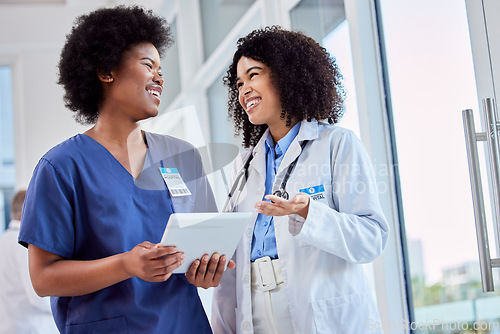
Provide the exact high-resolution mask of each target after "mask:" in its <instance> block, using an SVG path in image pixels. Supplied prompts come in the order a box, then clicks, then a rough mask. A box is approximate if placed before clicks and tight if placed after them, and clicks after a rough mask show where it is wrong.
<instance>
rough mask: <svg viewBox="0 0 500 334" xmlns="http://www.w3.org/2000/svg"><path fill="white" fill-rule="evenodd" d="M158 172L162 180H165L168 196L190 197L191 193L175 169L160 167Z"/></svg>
mask: <svg viewBox="0 0 500 334" xmlns="http://www.w3.org/2000/svg"><path fill="white" fill-rule="evenodd" d="M160 172H161V176H163V180H165V184H166V185H167V188H168V191H169V192H170V196H172V197H180V196H189V195H191V192H190V191H189V189H188V187H187V186H186V184H185V183H184V180H183V179H182V177H181V174H179V171H178V170H177V168H164V167H160Z"/></svg>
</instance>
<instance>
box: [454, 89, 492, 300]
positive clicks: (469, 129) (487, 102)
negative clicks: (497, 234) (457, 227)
mask: <svg viewBox="0 0 500 334" xmlns="http://www.w3.org/2000/svg"><path fill="white" fill-rule="evenodd" d="M483 111H484V113H485V120H486V124H487V125H486V128H487V129H488V132H487V133H485V132H480V133H476V132H475V125H474V115H473V113H472V110H470V109H466V110H463V111H462V118H463V123H464V132H465V144H466V148H467V160H468V163H469V176H470V181H471V190H472V202H473V205H474V220H475V223H476V237H477V246H478V250H479V266H480V269H481V281H482V286H483V291H484V292H487V291H494V284H493V273H492V268H498V267H500V259H491V255H490V247H489V241H488V230H487V226H486V216H485V210H484V198H483V189H482V185H481V172H480V168H479V158H478V154H477V142H478V141H486V142H487V146H488V157H489V163H490V171H491V179H492V184H491V185H490V186H491V189H492V192H493V201H494V206H495V223H496V224H497V226H498V223H499V222H500V146H499V136H498V127H499V126H500V124H498V123H497V121H496V111H495V104H494V100H493V99H492V98H486V99H484V100H483ZM497 230H498V228H497Z"/></svg>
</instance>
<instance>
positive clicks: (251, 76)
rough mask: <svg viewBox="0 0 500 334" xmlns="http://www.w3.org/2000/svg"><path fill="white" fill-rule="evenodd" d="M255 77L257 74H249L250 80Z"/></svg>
mask: <svg viewBox="0 0 500 334" xmlns="http://www.w3.org/2000/svg"><path fill="white" fill-rule="evenodd" d="M256 75H258V73H250V79H252V78H253V77H254V76H256Z"/></svg>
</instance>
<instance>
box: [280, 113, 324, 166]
mask: <svg viewBox="0 0 500 334" xmlns="http://www.w3.org/2000/svg"><path fill="white" fill-rule="evenodd" d="M318 131H319V130H318V121H317V120H315V119H313V120H311V122H308V121H307V120H303V121H302V122H301V124H300V130H299V133H298V134H297V137H295V139H294V140H293V141H292V143H291V144H290V146H289V147H288V150H287V151H286V153H285V156H284V157H283V160H282V161H281V164H280V166H279V168H278V171H277V173H276V174H277V175H278V174H279V173H281V172H282V171H283V170H285V169H286V168H288V166H289V165H290V164H291V163H292V162H293V161H294V160H295V159H296V158H297V157H298V156H299V155H300V154H301V153H302V148H301V147H300V145H301V144H302V142H303V141H304V140H314V139H316V138H318Z"/></svg>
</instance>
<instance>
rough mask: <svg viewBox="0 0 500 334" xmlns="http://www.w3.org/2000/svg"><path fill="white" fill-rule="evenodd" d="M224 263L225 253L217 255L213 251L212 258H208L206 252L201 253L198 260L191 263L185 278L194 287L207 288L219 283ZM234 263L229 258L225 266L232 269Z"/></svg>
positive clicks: (234, 265)
mask: <svg viewBox="0 0 500 334" xmlns="http://www.w3.org/2000/svg"><path fill="white" fill-rule="evenodd" d="M225 265H226V255H222V256H220V257H219V254H218V253H214V254H213V255H212V258H211V259H209V256H208V255H207V254H205V255H203V256H202V258H201V261H200V260H196V261H194V262H193V263H192V264H191V267H190V268H189V270H188V272H187V273H186V278H187V280H188V282H189V283H191V284H193V285H194V286H196V287H200V288H204V289H208V288H211V287H216V286H218V285H219V283H220V280H221V279H222V274H223V273H224V267H225ZM235 267H236V264H235V263H234V262H233V261H232V260H230V261H229V263H228V265H227V268H228V269H234V268H235Z"/></svg>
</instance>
